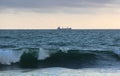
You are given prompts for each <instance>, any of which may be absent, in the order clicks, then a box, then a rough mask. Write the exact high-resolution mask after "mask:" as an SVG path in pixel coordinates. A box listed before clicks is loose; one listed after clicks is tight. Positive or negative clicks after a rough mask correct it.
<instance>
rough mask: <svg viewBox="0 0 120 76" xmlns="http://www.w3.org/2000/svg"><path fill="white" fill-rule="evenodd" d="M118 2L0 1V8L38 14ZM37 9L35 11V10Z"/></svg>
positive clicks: (105, 0)
mask: <svg viewBox="0 0 120 76" xmlns="http://www.w3.org/2000/svg"><path fill="white" fill-rule="evenodd" d="M118 2H119V1H118V0H114V1H113V0H0V8H2V9H5V8H15V9H25V10H27V9H31V10H33V11H40V12H44V11H46V12H50V11H51V12H52V11H58V12H59V11H64V9H65V8H68V11H70V9H71V8H72V10H73V9H76V8H82V9H83V8H84V9H86V8H99V7H104V6H106V4H110V5H111V4H112V3H114V5H115V4H119V3H118ZM36 9H37V10H36Z"/></svg>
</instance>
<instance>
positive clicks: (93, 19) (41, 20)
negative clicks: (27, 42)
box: [0, 0, 120, 29]
mask: <svg viewBox="0 0 120 76" xmlns="http://www.w3.org/2000/svg"><path fill="white" fill-rule="evenodd" d="M119 20H120V0H0V28H31V29H32V28H39V29H48V28H49V29H52V28H56V27H57V26H63V27H66V26H69V27H72V28H78V29H86V28H87V29H89V28H90V29H96V28H97V29H98V28H105V29H107V28H120V22H119Z"/></svg>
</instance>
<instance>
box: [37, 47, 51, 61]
mask: <svg viewBox="0 0 120 76" xmlns="http://www.w3.org/2000/svg"><path fill="white" fill-rule="evenodd" d="M38 55H39V56H38V59H39V60H44V59H46V58H48V57H50V54H49V52H48V51H47V50H44V49H42V48H40V49H39V54H38Z"/></svg>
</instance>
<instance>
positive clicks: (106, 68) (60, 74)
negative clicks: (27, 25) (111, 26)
mask: <svg viewBox="0 0 120 76" xmlns="http://www.w3.org/2000/svg"><path fill="white" fill-rule="evenodd" d="M119 65H120V30H0V76H119V75H120V66H119Z"/></svg>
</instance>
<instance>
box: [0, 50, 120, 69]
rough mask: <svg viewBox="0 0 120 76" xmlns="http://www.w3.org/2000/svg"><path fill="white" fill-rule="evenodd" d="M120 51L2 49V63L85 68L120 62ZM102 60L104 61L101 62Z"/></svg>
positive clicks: (28, 66) (21, 65)
mask: <svg viewBox="0 0 120 76" xmlns="http://www.w3.org/2000/svg"><path fill="white" fill-rule="evenodd" d="M119 60H120V53H119V51H107V50H101V51H100V50H75V49H68V48H67V49H66V50H65V49H57V50H45V49H43V48H20V49H0V63H1V65H11V64H15V63H17V64H18V65H19V66H20V67H23V68H25V67H27V68H31V67H67V68H83V67H93V66H95V67H96V66H98V65H102V66H103V64H108V63H109V64H112V62H119ZM101 62H102V63H101Z"/></svg>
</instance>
